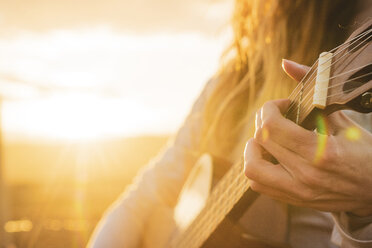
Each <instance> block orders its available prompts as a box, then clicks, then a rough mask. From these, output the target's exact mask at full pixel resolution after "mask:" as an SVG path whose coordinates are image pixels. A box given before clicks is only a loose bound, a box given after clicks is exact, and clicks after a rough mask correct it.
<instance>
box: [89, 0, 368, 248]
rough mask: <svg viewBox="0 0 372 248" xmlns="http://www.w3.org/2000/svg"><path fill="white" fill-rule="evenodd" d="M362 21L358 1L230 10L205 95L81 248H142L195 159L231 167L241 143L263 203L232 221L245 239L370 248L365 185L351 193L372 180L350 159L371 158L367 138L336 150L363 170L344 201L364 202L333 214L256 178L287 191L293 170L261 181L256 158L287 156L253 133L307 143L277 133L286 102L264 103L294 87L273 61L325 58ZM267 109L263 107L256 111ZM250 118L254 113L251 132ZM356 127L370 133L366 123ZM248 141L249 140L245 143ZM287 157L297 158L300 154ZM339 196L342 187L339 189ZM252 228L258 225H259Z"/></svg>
mask: <svg viewBox="0 0 372 248" xmlns="http://www.w3.org/2000/svg"><path fill="white" fill-rule="evenodd" d="M362 10H364V11H362ZM371 14H372V9H371V4H370V2H368V1H364V0H360V1H348V0H317V1H306V0H293V1H286V0H265V1H263V0H237V1H236V5H235V12H234V19H233V28H234V34H235V37H234V38H235V39H234V43H233V45H232V46H231V48H230V49H228V51H227V53H226V54H225V56H224V58H225V61H228V62H227V63H226V65H224V66H223V67H222V69H221V71H220V72H219V73H217V75H216V76H215V77H214V78H212V79H211V80H210V82H209V83H208V84H207V85H206V87H205V89H204V90H203V92H202V94H201V95H200V97H199V99H198V100H197V101H196V103H195V104H194V106H193V108H192V111H191V113H190V114H189V116H188V117H187V119H186V121H185V123H184V124H183V126H182V127H181V129H180V130H179V131H178V133H177V134H176V136H175V137H174V138H173V139H172V141H171V142H169V144H168V146H167V148H166V149H165V150H164V151H163V152H162V153H161V154H160V155H159V156H158V157H157V158H156V159H155V160H154V161H153V162H152V163H151V164H150V165H149V166H147V168H146V169H145V170H144V171H142V172H141V173H140V175H139V176H138V177H137V179H136V181H135V183H134V184H133V185H132V186H131V187H130V189H129V190H127V191H126V192H125V193H124V195H123V196H122V197H121V198H120V199H119V200H118V201H117V202H116V203H115V204H114V205H113V206H112V207H111V209H110V210H109V211H108V212H107V214H106V215H105V217H104V218H103V220H102V221H101V223H100V224H99V226H98V228H97V229H96V231H95V234H94V235H93V238H92V240H91V242H90V244H91V245H92V246H93V247H139V246H141V244H142V245H143V242H145V244H144V245H146V241H143V238H144V237H145V236H146V232H147V231H148V229H149V228H150V227H151V226H152V225H151V223H150V222H152V221H154V220H152V216H154V211H155V209H157V206H166V207H169V208H172V207H174V205H175V204H176V201H177V196H178V194H179V192H180V190H181V187H182V185H183V183H184V181H185V178H186V177H187V175H188V173H189V171H190V169H191V168H192V166H193V164H194V163H195V161H196V160H197V159H198V157H199V156H200V155H201V154H202V153H204V152H208V153H210V154H212V155H213V156H215V157H220V158H224V159H226V160H229V161H230V162H232V163H233V162H236V161H238V160H239V159H240V158H241V156H242V154H243V151H244V147H245V144H246V143H247V140H248V143H247V147H246V149H245V159H246V161H245V162H246V163H245V165H246V170H245V172H246V175H247V176H248V177H249V178H251V179H252V180H253V184H252V185H253V189H254V190H257V191H259V192H262V193H263V195H260V197H259V198H258V199H257V200H256V202H255V203H254V204H253V206H252V207H251V208H249V209H248V210H247V211H246V213H245V214H244V215H243V217H242V219H241V220H240V222H241V224H242V225H243V226H244V227H245V228H246V230H247V233H249V234H250V235H252V236H255V237H258V238H259V239H262V240H265V242H267V243H272V244H280V245H284V246H291V247H339V246H343V247H372V213H371V212H370V210H371V206H372V204H371V198H372V197H371V195H370V194H368V192H369V191H368V190H364V191H362V190H363V189H368V187H369V188H372V182H371V181H368V180H363V181H362V182H363V184H358V182H359V180H358V179H359V178H358V175H360V174H362V175H364V176H366V177H364V178H363V179H365V178H367V179H368V178H372V170H371V169H370V168H371V165H370V162H369V161H371V159H372V158H371V157H370V156H363V157H358V156H354V155H355V154H356V153H358V152H361V151H364V153H363V154H364V155H365V154H368V149H372V148H371V147H372V135H371V134H370V133H368V132H367V131H365V130H363V129H362V128H360V127H358V130H359V131H360V132H362V133H363V137H365V139H363V141H361V142H359V143H353V144H351V143H347V144H346V146H348V145H349V146H354V147H357V149H350V152H353V151H354V153H355V154H351V155H353V158H354V157H356V159H358V160H361V161H359V163H365V164H368V166H365V167H366V169H365V170H362V173H360V174H358V175H353V176H354V177H353V178H352V179H353V180H351V181H352V182H354V183H353V184H352V187H351V188H352V189H353V190H354V191H353V192H356V191H358V190H360V191H362V192H367V193H363V194H360V195H358V197H359V198H358V200H357V199H355V200H354V199H353V198H352V199H350V198H349V199H348V200H349V201H348V202H352V203H354V202H356V203H357V204H354V205H353V204H349V205H348V204H336V203H339V201H338V200H339V198H334V195H330V194H328V195H327V194H325V196H324V195H322V197H325V198H324V199H323V198H322V200H324V202H326V203H328V204H324V203H323V202H321V203H319V201H317V200H318V199H314V200H312V199H307V200H308V201H304V200H303V199H302V198H301V197H302V195H301V192H300V193H299V194H297V195H293V192H292V191H290V190H289V188H290V187H288V185H287V184H288V183H287V184H284V185H283V184H281V183H280V182H278V181H275V180H271V181H270V178H268V177H265V176H264V175H274V176H275V179H278V180H279V179H282V178H283V179H284V180H287V181H286V182H289V179H288V178H286V177H287V176H288V175H286V174H284V173H283V170H285V171H286V170H288V171H289V173H293V174H291V175H293V176H294V178H296V176H297V174H296V171H295V169H294V168H292V167H291V168H286V167H285V166H288V165H287V164H284V163H283V164H281V166H277V167H278V168H282V170H281V171H278V170H274V171H273V172H269V173H267V171H266V174H265V173H264V172H265V171H263V168H264V169H265V168H268V167H269V166H271V167H272V164H269V163H270V162H268V161H266V160H263V159H262V153H263V151H264V149H266V150H267V151H269V152H271V153H272V154H275V155H277V156H278V157H279V158H280V159H278V160H279V162H282V161H281V160H282V159H284V158H283V157H281V156H280V152H278V151H277V150H275V149H274V148H275V147H279V148H282V150H283V151H285V152H287V153H288V151H287V150H290V149H289V148H288V147H285V145H286V141H282V140H276V139H272V138H274V137H271V136H270V139H268V142H265V140H264V139H262V129H263V128H262V127H266V126H267V127H270V128H273V127H276V126H278V127H280V128H282V129H281V131H286V132H287V131H288V127H287V126H286V125H290V126H289V127H290V128H292V129H295V133H296V134H299V135H309V133H307V132H309V131H306V130H304V129H302V128H300V127H298V126H295V127H294V126H293V125H295V124H294V123H290V124H288V123H287V122H285V125H284V124H283V119H284V118H283V117H282V114H281V112H284V111H285V110H286V108H287V107H288V102H286V101H285V100H280V101H270V100H272V99H278V98H284V97H287V96H288V95H289V94H290V92H291V91H292V90H293V89H294V87H295V85H296V83H295V81H294V80H291V79H289V78H288V77H286V76H285V74H284V73H283V72H282V70H281V68H280V64H281V61H282V58H288V59H290V60H294V61H301V63H303V64H312V63H313V61H315V60H316V58H317V57H318V56H319V53H320V52H322V51H325V50H330V49H331V48H333V47H335V46H336V45H339V44H340V43H342V42H343V41H344V40H345V39H346V38H347V36H348V35H349V34H350V32H351V31H352V29H354V28H356V27H357V26H356V25H351V24H353V23H354V22H355V20H356V19H358V20H361V19H363V18H365V16H371ZM283 65H284V68H285V70H286V71H287V73H288V74H289V75H290V76H291V77H293V78H295V79H297V80H298V79H300V78H302V76H303V75H304V73H306V71H307V69H306V67H304V66H301V65H299V64H296V63H294V62H291V61H284V62H283ZM267 101H270V102H269V103H266V104H265V105H264V107H263V108H262V109H260V107H261V106H262V105H263V104H264V103H265V102H267ZM257 109H260V110H259V111H258V115H257V120H256V125H257V128H256V129H255V114H256V111H257ZM268 113H269V114H268ZM268 116H276V117H277V119H276V120H278V121H271V122H268V121H267V120H268V119H270V120H273V118H268ZM358 118H360V115H358ZM284 120H285V119H284ZM329 121H330V123H331V124H334V125H333V126H334V129H335V130H338V129H341V128H342V126H343V125H344V126H345V125H348V124H350V123H351V121H350V119H349V118H348V117H345V116H344V115H343V114H335V115H333V117H330V119H329ZM267 123H270V124H267ZM364 124H365V125H367V126H368V125H369V126H370V127H371V125H372V122H367V121H366V122H365V123H364ZM296 128H297V129H296ZM304 133H305V134H304ZM310 133H312V132H310ZM313 134H314V135H316V134H315V133H313ZM254 135H255V136H254ZM253 136H254V139H251V137H253ZM311 138H313V137H311ZM293 139H295V137H292V136H289V137H287V141H288V143H291V142H289V141H292V140H293ZM345 142H347V141H345ZM300 145H302V144H300ZM273 147H274V148H273ZM363 147H364V148H363ZM310 148H311V149H312V148H313V147H312V146H311V147H310ZM285 149H287V150H285ZM366 149H367V150H366ZM293 153H295V154H294V155H296V156H302V155H303V153H304V151H295V152H293ZM290 155H291V156H292V154H290ZM294 155H293V157H294V158H295V159H296V161H299V160H298V158H297V157H295V156H294ZM363 159H364V160H363ZM330 161H331V160H330ZM337 161H339V160H337ZM301 162H303V163H305V162H304V161H302V160H301ZM332 162H334V161H333V160H332ZM309 164H311V163H309ZM267 165H268V166H267ZM265 166H266V167H265ZM309 166H310V165H309ZM306 168H307V167H306ZM317 172H318V171H317ZM349 174H350V173H349ZM283 175H284V176H283ZM322 175H323V174H322ZM340 175H343V174H340ZM332 179H334V178H333V177H332ZM337 179H339V178H337ZM341 179H342V177H341ZM344 179H345V180H348V179H349V178H344ZM335 180H336V179H335ZM314 181H315V180H314ZM349 181H350V180H349ZM296 182H297V181H296ZM300 182H302V181H300ZM335 182H336V181H335ZM337 182H338V181H337ZM309 185H311V186H312V187H305V186H307V184H304V183H302V184H301V187H303V189H309V188H310V189H312V188H316V189H317V188H318V185H317V184H316V183H313V182H311V183H310V184H309ZM296 186H297V185H296ZM322 189H323V188H322ZM343 189H345V187H341V188H340V190H343ZM346 189H348V188H346ZM332 192H333V191H332ZM346 193H350V192H346ZM265 194H266V195H268V196H265ZM350 194H352V193H350ZM348 196H349V195H348ZM327 197H328V198H327ZM273 198H274V199H278V200H279V201H276V200H273ZM360 198H362V199H361V200H359V199H360ZM281 202H284V203H281ZM314 202H315V203H314ZM343 202H345V201H343ZM360 202H363V203H364V204H361V203H360ZM286 203H290V204H293V205H287V204H286ZM295 205H299V206H295ZM308 207H310V208H308ZM262 209H264V210H265V211H264V212H263V211H262ZM319 210H323V211H327V212H335V214H334V217H333V218H334V219H333V218H332V216H331V214H329V213H327V212H321V211H319ZM346 212H348V213H346ZM359 215H360V216H363V217H360V216H359ZM368 215H371V216H369V217H368ZM365 216H367V217H365ZM257 220H260V223H259V224H258V222H257Z"/></svg>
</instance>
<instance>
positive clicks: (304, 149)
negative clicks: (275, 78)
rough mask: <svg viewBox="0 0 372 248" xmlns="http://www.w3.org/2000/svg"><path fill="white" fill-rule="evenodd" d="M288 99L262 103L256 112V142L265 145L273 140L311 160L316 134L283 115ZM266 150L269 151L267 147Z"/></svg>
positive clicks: (315, 144) (314, 151) (314, 148)
mask: <svg viewBox="0 0 372 248" xmlns="http://www.w3.org/2000/svg"><path fill="white" fill-rule="evenodd" d="M288 104H289V101H288V100H274V101H269V102H267V103H265V104H264V106H263V107H262V108H261V109H260V110H259V111H258V112H257V118H256V132H255V135H254V138H255V140H256V142H258V143H259V144H261V145H262V146H264V147H265V143H267V142H273V143H277V144H278V145H280V146H282V147H284V148H287V149H288V150H290V151H292V152H294V153H296V154H299V155H300V156H303V157H304V158H305V159H306V160H309V161H312V160H313V159H314V156H315V153H316V146H317V142H318V140H317V134H316V133H314V132H312V131H309V130H306V129H304V128H302V127H300V126H298V125H297V124H295V123H294V122H292V121H290V120H288V119H286V118H284V117H283V115H282V113H283V112H285V111H286V108H287V107H288ZM268 152H271V151H270V150H269V149H268Z"/></svg>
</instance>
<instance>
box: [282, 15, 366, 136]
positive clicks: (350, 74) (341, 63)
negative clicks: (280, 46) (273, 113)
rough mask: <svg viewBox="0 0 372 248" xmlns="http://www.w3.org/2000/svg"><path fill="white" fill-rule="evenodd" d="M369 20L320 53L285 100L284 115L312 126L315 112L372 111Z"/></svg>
mask: <svg viewBox="0 0 372 248" xmlns="http://www.w3.org/2000/svg"><path fill="white" fill-rule="evenodd" d="M371 55H372V19H370V20H369V21H368V22H366V23H365V24H364V25H362V26H361V27H360V28H358V29H357V30H356V31H355V32H353V33H352V35H351V36H350V37H349V38H348V39H347V40H346V41H345V42H344V43H343V44H342V45H340V46H338V47H337V48H335V49H333V50H331V51H330V52H325V53H322V54H321V55H320V57H319V59H318V60H317V61H316V62H315V63H314V65H313V66H312V67H311V69H310V71H309V72H308V73H307V74H306V75H305V77H304V78H303V79H302V81H301V82H300V83H299V85H298V87H297V88H296V89H295V90H294V91H293V92H292V94H291V96H290V97H289V99H290V100H291V101H292V103H291V105H290V107H289V109H288V112H287V113H286V117H287V118H288V119H291V120H292V121H295V122H296V123H298V124H301V125H302V126H305V127H307V128H309V129H310V128H313V123H314V119H315V118H316V116H318V115H319V114H322V115H328V114H330V113H332V112H334V111H336V110H340V109H354V110H356V111H359V112H364V113H368V112H372V56H371Z"/></svg>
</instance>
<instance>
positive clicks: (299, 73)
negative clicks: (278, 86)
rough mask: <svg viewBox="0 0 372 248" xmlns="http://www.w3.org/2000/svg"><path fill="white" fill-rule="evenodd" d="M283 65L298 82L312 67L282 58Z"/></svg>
mask: <svg viewBox="0 0 372 248" xmlns="http://www.w3.org/2000/svg"><path fill="white" fill-rule="evenodd" d="M282 67H283V70H284V71H285V72H286V73H287V74H288V76H290V77H291V78H293V79H294V80H296V81H297V82H300V81H301V79H302V78H303V77H304V76H305V75H306V73H307V72H308V71H309V70H310V67H308V66H305V65H301V64H298V63H296V62H294V61H291V60H287V59H283V60H282Z"/></svg>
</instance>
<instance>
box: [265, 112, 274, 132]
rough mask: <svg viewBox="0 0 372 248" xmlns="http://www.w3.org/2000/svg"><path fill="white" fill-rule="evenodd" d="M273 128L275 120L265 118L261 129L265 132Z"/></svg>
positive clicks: (268, 117)
mask: <svg viewBox="0 0 372 248" xmlns="http://www.w3.org/2000/svg"><path fill="white" fill-rule="evenodd" d="M273 127H275V118H274V117H273V116H271V115H270V116H267V117H266V118H265V119H264V120H263V122H262V128H263V129H266V130H271V129H272V128H273Z"/></svg>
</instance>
